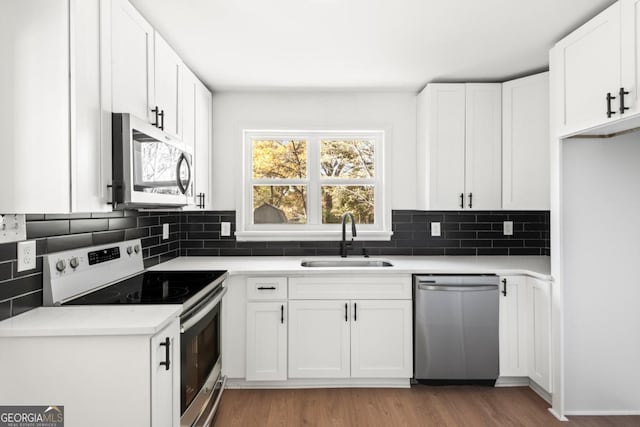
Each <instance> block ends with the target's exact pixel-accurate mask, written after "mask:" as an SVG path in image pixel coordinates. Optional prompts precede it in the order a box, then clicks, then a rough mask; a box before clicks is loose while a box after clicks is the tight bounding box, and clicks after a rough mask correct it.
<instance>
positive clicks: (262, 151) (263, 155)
mask: <svg viewBox="0 0 640 427" xmlns="http://www.w3.org/2000/svg"><path fill="white" fill-rule="evenodd" d="M252 150H253V153H252V155H253V178H254V179H260V178H285V179H287V178H288V179H299V178H306V177H307V142H306V141H301V140H289V139H287V140H275V139H269V140H254V141H253V147H252Z"/></svg>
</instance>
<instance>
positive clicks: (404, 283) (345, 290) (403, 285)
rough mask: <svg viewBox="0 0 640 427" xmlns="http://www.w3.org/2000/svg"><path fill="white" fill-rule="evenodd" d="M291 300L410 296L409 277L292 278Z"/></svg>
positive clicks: (400, 297) (404, 297) (290, 282)
mask: <svg viewBox="0 0 640 427" xmlns="http://www.w3.org/2000/svg"><path fill="white" fill-rule="evenodd" d="M289 298H290V299H301V300H304V299H323V300H333V299H411V276H410V275H403V276H397V275H396V276H393V275H390V276H379V275H378V276H362V275H359V276H357V277H352V276H325V275H322V276H320V275H318V276H315V277H309V276H307V277H291V278H290V279H289Z"/></svg>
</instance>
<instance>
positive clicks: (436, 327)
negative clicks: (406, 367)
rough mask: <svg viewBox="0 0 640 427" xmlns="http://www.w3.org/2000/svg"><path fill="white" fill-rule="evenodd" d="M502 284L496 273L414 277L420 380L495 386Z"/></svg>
mask: <svg viewBox="0 0 640 427" xmlns="http://www.w3.org/2000/svg"><path fill="white" fill-rule="evenodd" d="M498 285H499V278H498V276H495V275H455V276H452V275H435V274H434V275H416V276H414V282H413V289H414V304H415V307H414V322H415V325H414V341H413V343H414V363H415V372H414V377H415V379H416V380H417V381H419V382H424V383H428V384H451V383H454V384H460V383H464V384H467V383H473V384H484V385H494V384H495V381H496V379H497V378H498V371H499V362H500V360H499V355H498V314H499V313H498V299H499V298H498Z"/></svg>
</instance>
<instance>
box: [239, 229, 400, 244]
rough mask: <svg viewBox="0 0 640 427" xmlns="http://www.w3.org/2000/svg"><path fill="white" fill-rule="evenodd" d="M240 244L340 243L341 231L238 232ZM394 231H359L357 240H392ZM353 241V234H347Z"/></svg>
mask: <svg viewBox="0 0 640 427" xmlns="http://www.w3.org/2000/svg"><path fill="white" fill-rule="evenodd" d="M235 235H236V240H237V241H239V242H290V241H293V242H306V241H318V240H320V241H324V240H326V241H339V240H341V239H342V232H341V231H236V233H235ZM392 235H393V232H392V231H358V235H357V236H356V238H355V240H360V241H369V240H378V241H380V240H391V236H392ZM347 237H348V238H349V239H351V233H349V232H347Z"/></svg>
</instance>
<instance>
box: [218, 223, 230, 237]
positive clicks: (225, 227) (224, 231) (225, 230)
mask: <svg viewBox="0 0 640 427" xmlns="http://www.w3.org/2000/svg"><path fill="white" fill-rule="evenodd" d="M220 235H221V236H224V237H228V236H231V223H230V222H221V223H220Z"/></svg>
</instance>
